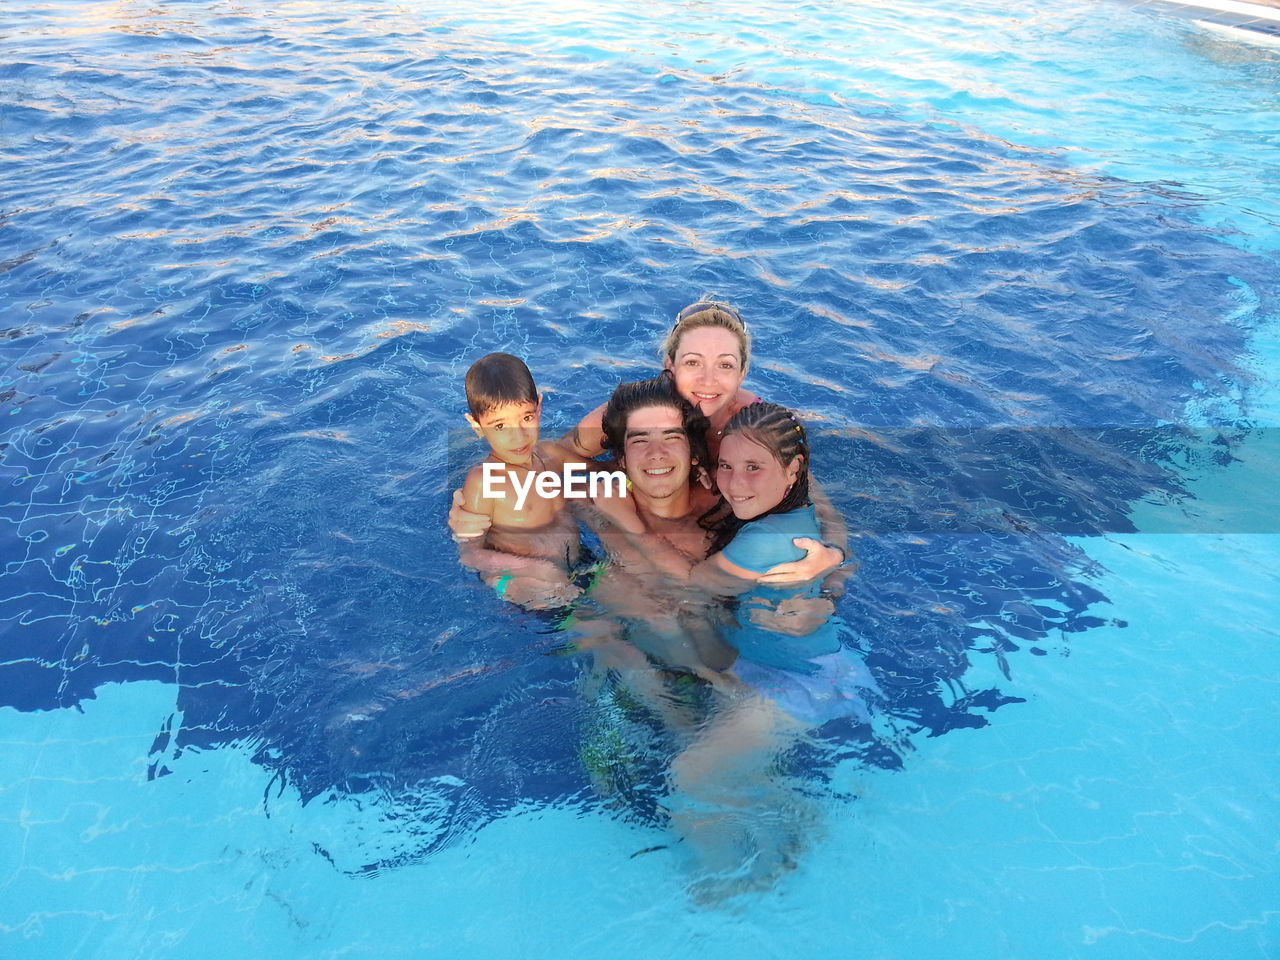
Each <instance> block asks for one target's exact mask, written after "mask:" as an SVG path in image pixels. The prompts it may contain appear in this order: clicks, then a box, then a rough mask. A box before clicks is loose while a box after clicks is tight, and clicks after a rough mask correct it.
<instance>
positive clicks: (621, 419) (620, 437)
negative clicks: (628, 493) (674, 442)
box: [601, 372, 711, 470]
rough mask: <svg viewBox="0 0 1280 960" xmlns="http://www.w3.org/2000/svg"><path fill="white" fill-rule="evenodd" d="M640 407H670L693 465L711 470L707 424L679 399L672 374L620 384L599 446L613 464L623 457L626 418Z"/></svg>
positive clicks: (609, 406) (698, 412) (608, 408)
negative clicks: (679, 424) (603, 449)
mask: <svg viewBox="0 0 1280 960" xmlns="http://www.w3.org/2000/svg"><path fill="white" fill-rule="evenodd" d="M641 407H671V408H672V409H673V410H676V411H678V412H679V414H680V422H681V425H682V426H683V427H684V432H685V436H687V437H688V438H689V455H690V457H691V458H692V459H693V462H694V463H695V464H700V465H701V466H703V467H704V468H706V469H708V470H710V469H711V467H710V465H709V463H708V461H709V460H710V459H711V458H710V456H709V455H708V453H707V428H708V427H710V425H711V424H710V422H709V421H708V420H707V418H706V417H704V416H703V415H702V411H701V410H699V409H698V408H697V407H695V406H694V405H693V404H692V403H690V402H689V401H688V400H686V399H685V398H684V397H682V396H680V394H679V392H678V391H677V390H676V384H675V381H674V380H673V379H672V378H671V374H669V373H666V372H664V373H663V374H662V376H660V377H654V378H653V379H652V380H636V381H633V382H631V383H620V384H618V388H617V389H616V390H614V391H613V395H612V396H611V397H609V403H608V404H607V405H606V406H605V408H604V436H603V437H602V438H601V444H602V445H603V447H604V448H605V450H607V451H608V452H609V453H611V454H612V455H613V458H614V459H615V460H617V459H619V458H621V457H622V456H623V455H624V446H625V444H626V437H627V418H628V417H630V416H631V414H632V412H634V411H636V410H639V409H640V408H641Z"/></svg>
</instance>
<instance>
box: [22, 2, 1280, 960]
mask: <svg viewBox="0 0 1280 960" xmlns="http://www.w3.org/2000/svg"><path fill="white" fill-rule="evenodd" d="M1008 6H1009V5H1007V4H1003V3H996V2H983V0H960V2H958V3H951V4H945V5H944V4H936V3H933V2H930V0H922V2H920V3H914V4H911V5H909V6H908V7H907V8H906V9H893V8H892V7H890V6H888V5H886V6H884V7H882V8H876V7H872V6H853V5H847V4H840V3H832V2H814V3H788V4H782V3H766V4H755V5H750V6H749V7H745V8H744V7H743V6H742V5H734V4H718V3H692V2H686V3H671V2H657V3H653V4H649V5H645V6H644V7H643V8H641V7H637V6H636V5H634V4H622V3H613V2H605V3H600V2H597V3H592V4H581V5H573V4H556V5H547V4H535V3H517V4H512V5H506V6H504V7H503V9H502V11H501V12H500V13H497V12H494V10H493V9H492V7H491V5H481V4H471V3H459V4H451V5H447V6H445V5H440V6H437V5H434V4H425V3H401V4H396V5H392V4H379V3H364V4H360V3H353V4H348V5H345V6H343V7H342V8H341V10H340V11H338V10H337V8H335V9H334V10H333V11H328V10H326V9H325V8H323V7H320V6H316V5H306V4H299V5H292V6H285V7H284V8H283V9H281V10H266V9H263V10H258V9H248V8H245V7H242V6H238V5H234V4H230V3H214V2H208V3H200V2H196V3H171V4H164V5H146V4H137V3H128V2H126V3H118V4H112V5H92V4H81V3H70V2H55V3H42V4H33V5H30V6H29V7H28V9H27V10H26V11H20V10H13V9H8V8H6V9H5V11H4V12H3V14H0V50H2V51H3V56H0V77H2V78H3V83H0V98H2V99H0V130H2V131H3V133H4V137H3V139H2V141H0V183H2V184H3V189H2V190H0V228H2V229H0V237H3V247H0V352H2V356H3V363H4V366H3V381H2V382H0V411H2V412H3V415H4V419H3V421H2V422H3V428H2V431H0V490H3V491H4V495H3V497H0V519H2V520H3V527H2V529H3V531H4V532H3V537H4V539H3V544H4V554H3V561H4V564H5V567H4V577H3V580H0V630H2V634H3V640H2V643H3V646H0V704H2V705H3V706H0V741H3V743H4V755H5V758H6V760H5V765H4V768H3V774H2V775H0V834H2V835H3V838H4V839H3V843H0V937H2V938H3V939H2V941H0V942H2V943H3V954H2V955H3V956H6V957H9V956H13V957H21V958H55V957H56V958H69V957H108V956H111V957H114V956H122V955H123V956H128V955H133V956H138V957H169V956H183V957H204V956H208V957H222V956H226V955H227V954H228V953H231V952H233V951H250V952H252V953H254V954H258V953H261V954H263V955H267V954H268V953H271V954H275V955H280V956H308V957H310V956H333V957H337V956H343V957H351V956H355V957H365V956H367V957H374V956H376V957H380V958H382V957H387V956H415V957H416V956H423V955H428V956H435V955H440V956H449V957H451V958H453V957H461V958H469V957H477V958H480V957H486V958H487V957H493V956H520V957H525V956H528V957H542V956H559V955H562V954H565V955H574V956H587V957H594V956H610V957H624V958H626V957H637V958H639V957H652V956H663V955H674V956H685V955H692V954H693V953H694V952H696V953H697V954H698V955H699V956H706V957H712V958H714V957H720V956H726V957H728V956H774V955H780V956H781V955H785V956H794V957H817V956H826V955H828V954H830V953H832V952H835V951H841V952H849V951H858V952H859V953H860V954H861V955H865V956H868V957H882V958H894V960H896V958H915V957H921V956H935V955H940V954H942V953H943V952H945V953H946V954H947V955H949V956H953V957H958V958H967V957H974V958H977V957H983V958H990V957H1007V958H1036V960H1066V958H1077V957H1080V958H1085V957H1087V958H1126V960H1127V958H1132V957H1154V958H1166V957H1168V958H1206V960H1207V958H1215V960H1216V958H1227V957H1229V958H1269V957H1274V956H1276V955H1277V954H1278V953H1280V932H1278V925H1280V910H1278V909H1277V906H1276V905H1277V903H1280V852H1278V851H1277V848H1276V841H1275V837H1276V836H1278V835H1280V829H1278V828H1280V822H1278V821H1280V817H1278V816H1277V812H1276V807H1275V801H1274V787H1273V784H1274V783H1275V781H1276V778H1277V774H1278V773H1280V771H1278V770H1277V755H1278V753H1280V743H1278V741H1280V732H1278V731H1280V725H1278V724H1277V722H1276V718H1277V693H1276V677H1277V676H1278V675H1280V657H1278V656H1277V653H1276V639H1277V638H1278V637H1280V618H1278V617H1277V616H1276V614H1275V612H1274V609H1273V601H1274V597H1275V596H1276V595H1277V574H1276V570H1277V560H1278V559H1280V545H1278V543H1277V537H1276V534H1277V533H1278V532H1280V527H1278V526H1277V524H1278V523H1280V509H1278V508H1277V506H1276V501H1275V494H1274V492H1273V491H1272V486H1273V484H1272V483H1271V478H1272V477H1273V476H1274V475H1275V471H1276V468H1277V466H1280V455H1278V453H1277V448H1276V442H1275V439H1274V434H1275V431H1274V429H1272V428H1274V427H1275V426H1277V424H1280V402H1278V401H1277V397H1280V391H1278V390H1277V388H1276V371H1277V370H1280V335H1278V334H1277V326H1276V322H1275V318H1276V313H1277V310H1276V307H1277V288H1276V278H1277V271H1276V260H1277V256H1276V251H1277V250H1278V249H1280V227H1278V226H1277V224H1280V207H1278V206H1277V199H1276V192H1275V183H1276V177H1277V171H1280V148H1278V146H1277V142H1276V137H1275V133H1274V130H1273V129H1272V128H1273V127H1274V124H1273V123H1271V122H1270V121H1269V112H1274V104H1275V101H1276V95H1277V85H1278V83H1280V55H1278V54H1277V53H1276V52H1275V51H1274V50H1272V49H1269V48H1266V47H1262V46H1253V45H1249V44H1245V43H1241V42H1238V41H1232V40H1227V39H1223V38H1222V37H1220V36H1219V35H1216V34H1213V33H1211V32H1208V31H1205V30H1204V29H1202V28H1200V27H1197V26H1195V25H1194V24H1192V23H1189V22H1187V21H1185V20H1179V19H1173V18H1168V17H1161V16H1158V15H1156V14H1153V13H1151V12H1149V11H1144V10H1142V9H1138V8H1134V7H1132V6H1131V5H1127V4H1124V3H1106V2H1077V3H1065V4H1057V5H1052V7H1051V8H1049V7H1044V6H1043V5H1038V6H1036V7H1034V8H1031V7H1028V8H1026V9H1021V8H1019V9H1012V10H1010V9H1007V8H1008ZM708 290H715V291H718V292H720V293H721V294H724V295H726V296H729V297H731V298H732V299H733V300H734V301H735V302H736V303H737V304H738V305H739V306H740V307H741V308H742V309H743V311H744V312H745V313H746V315H747V317H748V319H749V322H750V324H751V328H752V331H753V333H754V335H755V337H756V362H755V364H754V366H753V369H752V371H751V374H750V376H749V380H748V385H749V386H751V387H753V388H754V389H756V390H757V391H758V392H760V393H761V394H763V395H765V396H767V397H769V398H770V399H775V400H778V401H781V402H785V403H788V404H791V405H793V406H795V407H796V408H797V409H798V410H800V411H801V412H802V413H803V415H804V416H805V418H806V419H807V420H808V422H809V423H810V425H811V428H812V433H813V435H814V447H815V456H814V460H815V469H816V471H817V473H818V475H819V476H820V477H821V478H822V479H823V482H824V485H825V486H826V487H827V488H828V489H829V490H830V492H831V493H832V496H833V498H834V499H835V501H836V503H837V504H838V505H839V506H840V507H841V509H842V510H843V511H844V512H845V513H846V515H847V516H848V517H849V518H850V521H851V524H852V526H853V527H854V529H855V530H858V531H863V532H862V534H861V535H860V536H859V537H858V538H857V539H856V541H855V548H856V550H857V553H858V555H859V558H860V559H861V561H862V566H861V568H860V570H859V572H858V575H857V577H856V578H855V580H854V581H852V582H851V585H850V590H849V593H848V595H847V596H846V597H845V599H844V600H842V602H841V607H840V615H841V617H842V619H843V620H844V621H845V623H846V624H847V627H848V631H847V632H848V636H849V637H850V638H851V642H852V643H854V644H855V645H857V646H858V647H859V649H860V650H861V652H862V653H863V654H864V656H865V658H866V660H867V663H868V665H869V667H870V668H871V670H872V671H873V673H874V674H875V676H876V678H877V681H878V682H879V684H880V686H881V688H882V689H883V690H884V696H883V698H881V699H880V700H879V701H878V702H877V703H875V704H873V710H874V721H873V723H872V725H871V726H870V728H867V727H860V726H855V725H852V724H844V725H842V724H840V723H835V724H830V725H828V727H826V728H824V730H823V731H822V733H823V739H824V743H823V745H822V747H821V748H819V747H817V746H811V747H809V748H807V749H806V750H804V751H801V752H800V753H799V754H797V755H795V756H793V757H791V758H789V762H790V765H791V768H792V772H793V773H795V774H796V775H797V776H800V777H802V778H803V779H804V780H805V782H806V783H807V784H808V789H809V790H810V791H811V792H812V793H813V794H814V795H815V796H818V797H820V800H821V804H822V808H823V810H824V814H825V816H824V819H823V822H822V824H821V826H820V827H815V830H816V831H817V830H820V831H821V834H820V836H815V838H814V842H813V844H812V846H811V849H810V850H808V851H807V852H806V854H805V856H804V858H803V859H802V862H801V864H800V866H799V867H798V868H797V869H796V870H795V871H794V872H793V873H792V874H791V875H788V876H786V877H785V878H783V880H782V881H781V882H780V883H779V884H778V885H777V886H776V888H775V889H774V890H772V891H770V892H769V893H767V894H760V895H756V896H752V897H743V898H739V899H738V900H736V901H734V902H732V903H730V904H728V905H727V906H726V907H724V908H722V909H718V910H706V909H699V908H696V907H695V906H694V905H693V904H692V903H690V901H689V899H688V898H687V896H686V895H685V892H684V889H683V886H684V883H685V881H686V879H687V878H686V877H685V876H684V875H683V873H682V870H681V868H680V864H679V854H680V851H679V849H678V845H674V844H673V843H672V841H673V838H672V837H671V835H670V833H669V832H668V830H667V828H666V826H665V823H664V822H663V820H662V817H661V815H660V813H659V812H658V810H657V806H658V805H659V804H660V803H661V798H662V791H663V783H662V775H661V770H662V759H663V758H662V755H661V752H660V750H661V747H660V746H654V747H653V749H652V751H651V752H649V753H644V752H643V751H640V752H639V754H637V755H634V756H630V759H627V757H626V756H623V755H622V754H626V751H625V750H624V751H621V752H620V751H619V750H618V749H617V748H616V745H614V744H615V741H613V740H611V739H610V737H611V736H612V735H613V734H612V733H611V732H610V731H611V730H612V726H611V725H614V724H616V725H618V728H619V729H622V730H624V731H625V732H626V733H627V735H628V736H635V735H637V731H636V730H634V729H628V727H627V723H626V722H625V720H621V719H619V718H618V717H617V716H614V715H611V714H609V713H608V711H607V709H606V707H604V706H601V705H600V704H597V703H593V702H591V701H590V700H589V699H588V698H586V697H584V696H583V693H582V690H581V689H580V683H579V672H580V666H579V664H578V663H577V662H576V661H575V660H574V658H572V657H564V656H553V655H549V654H554V653H557V652H558V651H559V650H560V647H561V646H562V643H563V641H562V635H561V634H558V633H557V632H556V631H555V630H554V629H553V625H552V624H551V623H550V622H549V621H548V620H547V619H546V618H541V617H538V616H534V615H530V614H522V613H519V612H517V611H514V610H513V608H504V607H502V606H501V605H500V604H499V603H498V602H497V600H496V599H495V597H494V596H493V595H492V593H491V592H488V591H485V590H484V589H482V588H480V587H479V586H478V585H477V584H475V583H474V582H473V578H472V577H470V576H469V575H467V574H465V573H464V572H463V571H461V570H459V568H458V567H457V564H456V561H455V558H454V551H453V546H452V544H451V543H450V542H449V540H448V539H447V537H445V536H444V535H443V533H442V532H441V522H442V517H443V514H444V511H445V510H446V508H447V503H448V496H449V491H450V490H451V489H452V488H453V487H454V486H455V485H456V482H457V479H458V476H459V474H460V471H461V470H462V468H463V467H464V466H465V465H466V462H467V460H468V459H469V458H472V457H474V456H475V455H476V450H475V448H474V447H471V446H469V445H467V444H466V443H464V442H462V441H461V440H459V439H458V436H457V434H456V432H455V431H456V428H457V427H459V426H461V425H462V424H461V412H462V398H461V376H462V373H463V371H464V370H465V369H466V366H467V365H468V364H469V363H470V362H471V360H473V359H474V358H475V357H476V356H478V355H479V354H481V353H483V352H486V351H488V350H490V349H499V348H500V349H507V350H511V351H514V352H517V353H520V354H522V355H523V356H525V357H526V358H527V359H528V360H529V363H530V366H531V367H532V369H533V371H534V374H535V376H536V377H537V378H538V381H539V384H540V386H541V387H543V388H544V389H546V390H547V391H548V394H547V403H546V415H545V420H544V427H545V428H546V429H547V430H548V432H553V431H555V430H558V429H560V428H564V427H566V426H568V425H569V424H571V423H573V422H575V421H576V419H577V418H578V417H579V416H580V415H581V414H582V413H583V412H584V411H585V410H586V409H588V408H589V407H591V406H593V405H594V404H596V403H598V402H599V401H600V399H602V398H603V397H604V396H606V395H607V394H608V392H609V390H610V389H612V387H613V386H614V385H615V384H616V382H617V381H618V380H619V379H623V378H636V377H641V376H645V375H647V374H648V373H649V372H650V371H652V370H653V369H654V368H655V362H654V351H655V344H656V341H657V339H658V338H659V336H660V334H661V333H662V332H663V330H664V329H665V324H666V323H667V322H668V318H669V316H670V314H671V313H672V312H673V311H674V310H675V309H676V308H678V307H679V306H681V305H682V304H683V303H685V302H688V301H689V300H691V299H692V298H694V297H696V296H698V295H699V294H701V293H702V292H704V291H708ZM635 726H637V725H636V724H634V723H632V724H631V727H635ZM633 753H634V751H633ZM606 785H607V786H606ZM660 846H665V847H666V849H661V850H653V851H652V852H650V853H646V854H644V855H641V856H636V854H637V852H638V851H642V850H649V849H651V848H654V847H660Z"/></svg>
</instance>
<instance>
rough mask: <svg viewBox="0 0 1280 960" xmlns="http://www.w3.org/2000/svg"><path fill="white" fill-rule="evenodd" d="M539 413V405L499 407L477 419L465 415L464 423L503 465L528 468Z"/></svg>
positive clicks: (536, 436)
mask: <svg viewBox="0 0 1280 960" xmlns="http://www.w3.org/2000/svg"><path fill="white" fill-rule="evenodd" d="M541 412H542V404H541V403H530V402H528V401H523V402H519V403H502V404H499V405H498V406H496V407H491V408H489V409H488V410H486V411H485V412H484V413H482V414H480V416H479V417H473V416H471V415H470V414H467V422H468V423H470V424H471V428H472V429H473V430H475V432H476V433H477V434H478V435H479V436H482V437H484V438H485V439H486V440H487V441H489V447H490V449H491V450H493V455H494V456H495V457H497V458H498V459H499V460H501V461H502V462H503V463H506V464H509V465H511V466H513V467H529V466H532V465H533V448H534V446H535V445H537V443H538V423H539V417H540V415H541Z"/></svg>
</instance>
